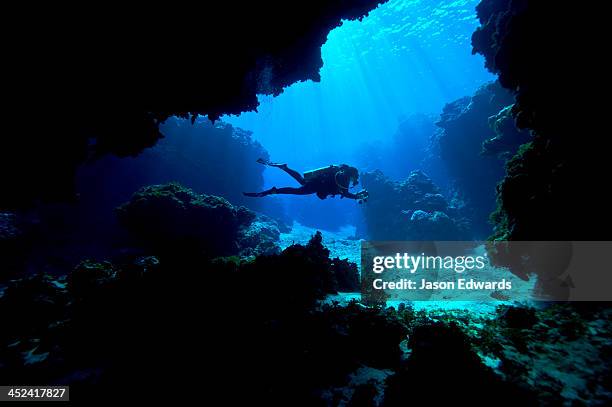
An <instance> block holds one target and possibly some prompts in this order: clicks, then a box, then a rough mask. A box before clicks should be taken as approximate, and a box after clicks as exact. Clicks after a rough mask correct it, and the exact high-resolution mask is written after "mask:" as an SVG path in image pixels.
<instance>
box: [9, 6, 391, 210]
mask: <svg viewBox="0 0 612 407" xmlns="http://www.w3.org/2000/svg"><path fill="white" fill-rule="evenodd" d="M382 2H384V1H381V0H358V1H352V2H346V1H342V0H335V1H327V0H318V1H310V2H307V3H300V4H295V3H293V2H287V3H277V2H271V3H270V2H264V3H244V4H241V5H240V7H239V8H236V6H235V5H234V4H233V3H224V2H217V3H214V4H212V3H206V4H198V5H190V6H189V7H186V6H181V5H178V4H176V5H174V4H173V5H172V6H168V5H155V6H154V5H148V6H147V7H146V8H145V7H141V6H138V7H136V6H134V7H125V6H122V7H121V9H118V8H117V7H115V6H113V5H112V4H110V3H109V4H105V5H104V6H100V7H96V8H95V9H94V8H93V7H87V6H83V7H80V8H78V9H73V8H71V6H69V5H59V4H53V5H46V6H41V7H37V8H36V9H35V10H31V9H30V10H28V11H27V13H24V14H23V15H27V19H22V17H23V15H22V14H21V13H20V12H19V10H15V11H14V12H13V14H12V16H13V17H14V18H15V20H17V21H19V22H20V24H21V25H20V27H19V31H17V30H16V31H15V32H21V31H24V32H29V33H30V34H31V35H28V36H27V37H25V36H22V37H21V39H22V40H23V42H19V43H11V44H10V46H7V48H6V55H5V57H6V60H7V61H9V63H7V64H6V69H7V74H6V77H7V78H10V80H9V81H7V83H6V85H7V86H6V88H5V92H4V93H5V95H6V98H7V100H8V101H10V103H9V107H7V109H5V110H4V111H3V113H4V117H3V119H4V120H3V125H4V126H6V127H5V129H4V131H5V132H6V134H8V135H10V136H8V137H5V138H3V141H2V149H1V151H2V157H1V158H2V159H0V163H1V166H0V174H2V185H3V187H4V191H3V194H2V195H1V196H0V209H7V208H15V207H23V206H27V205H32V204H35V203H37V202H39V201H40V200H43V201H57V200H65V199H67V198H70V197H72V196H73V195H74V174H75V170H76V168H77V167H78V165H79V164H80V163H82V162H84V161H85V160H88V159H94V158H96V157H100V156H102V155H105V154H109V153H111V154H115V155H117V156H119V157H126V156H133V155H137V154H139V153H140V152H141V151H142V150H143V149H144V148H147V147H150V146H152V145H154V144H155V143H156V142H157V141H158V140H159V139H160V138H161V137H162V134H161V132H160V130H159V125H160V123H162V122H164V121H165V120H166V119H168V118H169V117H171V116H173V115H176V116H180V117H184V118H188V117H192V116H193V115H198V114H199V115H208V117H210V118H211V119H216V118H218V117H219V116H220V115H222V114H226V113H227V114H238V113H241V112H244V111H252V110H254V109H256V108H257V105H258V102H257V97H256V94H268V95H278V94H279V93H281V92H282V91H283V88H285V87H286V86H288V85H290V84H292V83H294V82H297V81H302V80H307V79H311V80H315V81H318V80H319V79H320V78H319V69H320V68H321V66H322V64H323V61H322V59H321V45H322V44H323V43H324V42H325V41H326V38H327V34H328V33H329V31H331V30H332V29H333V28H335V27H337V26H339V25H340V24H341V23H342V20H343V19H351V20H352V19H361V18H363V17H364V16H365V15H367V13H368V12H369V11H370V10H372V9H374V8H376V7H377V6H378V4H379V3H382ZM75 16H76V17H75ZM21 20H23V21H21Z"/></svg>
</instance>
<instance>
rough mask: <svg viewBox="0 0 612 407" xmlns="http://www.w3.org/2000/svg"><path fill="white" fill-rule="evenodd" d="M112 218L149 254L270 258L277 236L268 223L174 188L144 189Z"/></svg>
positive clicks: (221, 202)
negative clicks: (197, 254) (266, 256)
mask: <svg viewBox="0 0 612 407" xmlns="http://www.w3.org/2000/svg"><path fill="white" fill-rule="evenodd" d="M116 213H117V217H118V219H119V223H120V224H121V225H122V226H124V227H125V228H126V229H127V230H128V231H129V232H130V233H131V234H132V235H133V236H134V237H135V238H136V239H137V241H138V242H139V243H141V244H143V245H144V246H145V247H147V248H149V249H150V250H153V252H154V253H166V254H170V253H172V254H177V253H183V254H187V253H189V254H196V253H199V254H200V255H203V256H204V257H216V256H225V255H237V254H239V253H242V254H244V255H253V254H260V253H261V254H264V253H265V254H270V253H273V252H274V251H276V250H277V248H276V243H277V242H278V238H279V237H280V231H279V229H278V225H277V224H276V222H275V221H273V220H272V219H270V218H267V217H264V216H262V215H257V214H256V213H254V212H252V211H251V210H250V209H247V208H245V207H242V206H240V207H236V206H234V205H232V204H231V203H229V202H228V201H227V200H226V199H224V198H221V197H218V196H213V195H203V194H196V193H195V192H193V191H192V190H191V189H189V188H185V187H183V186H182V185H180V184H177V183H169V184H164V185H152V186H148V187H144V188H142V189H140V190H139V191H137V192H136V193H135V194H134V195H133V196H132V198H131V200H130V201H128V202H126V203H124V204H123V205H121V206H119V207H118V208H117V209H116Z"/></svg>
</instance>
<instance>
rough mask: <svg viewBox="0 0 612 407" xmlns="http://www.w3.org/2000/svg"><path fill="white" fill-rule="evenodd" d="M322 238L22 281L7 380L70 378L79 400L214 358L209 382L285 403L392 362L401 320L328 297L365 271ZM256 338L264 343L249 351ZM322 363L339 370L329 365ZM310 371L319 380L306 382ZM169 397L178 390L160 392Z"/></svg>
mask: <svg viewBox="0 0 612 407" xmlns="http://www.w3.org/2000/svg"><path fill="white" fill-rule="evenodd" d="M321 239H322V237H321V234H320V233H318V234H316V235H315V236H313V238H312V239H311V241H310V242H309V243H308V244H307V245H306V246H301V245H293V246H291V247H289V248H287V249H285V250H284V251H283V252H282V253H280V254H277V255H268V256H258V257H257V258H255V259H251V260H240V259H239V258H238V257H233V258H232V257H230V258H217V259H214V260H211V261H209V262H204V263H201V264H199V265H196V264H192V267H191V268H190V269H183V268H181V267H177V265H180V264H181V263H173V262H172V260H173V259H172V258H170V259H168V260H169V261H170V262H168V261H166V260H165V259H157V258H156V257H151V256H149V257H132V258H129V259H124V260H123V261H120V262H117V263H115V262H113V263H110V262H96V261H91V260H85V261H83V262H81V263H80V264H79V265H78V266H77V267H75V268H74V270H72V271H71V272H70V273H68V275H67V276H62V277H52V276H49V275H45V274H38V275H35V276H32V277H29V278H24V279H20V280H15V281H13V282H11V283H10V284H9V285H8V287H6V288H5V289H4V290H3V291H1V292H0V317H2V319H3V321H5V322H7V326H6V329H3V330H2V333H1V334H0V340H1V342H2V343H1V345H2V348H1V349H2V352H1V353H0V365H1V366H2V367H3V368H2V369H0V379H1V380H2V382H3V383H13V384H17V383H23V382H44V383H70V384H71V386H72V388H71V398H73V399H77V400H78V399H83V398H86V399H91V398H94V397H103V398H104V397H116V395H117V394H123V393H124V392H125V394H126V395H128V396H129V394H130V393H128V392H131V391H132V390H134V389H142V390H144V389H145V388H150V386H151V385H158V384H161V383H163V382H166V383H177V384H178V383H191V381H192V380H193V379H190V377H192V369H189V367H194V366H196V367H198V366H207V367H208V368H211V369H214V370H215V372H216V374H215V375H209V378H208V379H207V380H208V381H207V383H206V384H205V385H204V387H205V388H207V389H210V390H211V391H212V390H215V391H220V390H222V389H229V388H231V387H233V386H234V385H235V380H238V382H239V383H241V385H242V386H244V393H242V392H241V393H240V394H234V396H235V397H238V398H242V397H244V398H247V399H255V400H266V399H268V401H276V402H279V401H280V400H283V398H284V397H291V398H294V397H299V396H300V395H302V396H304V397H308V398H309V399H310V398H312V397H313V389H316V388H319V387H323V386H324V385H326V384H328V383H330V382H336V381H338V380H342V379H343V378H344V376H345V375H346V374H348V373H350V371H351V370H353V369H357V368H358V367H359V366H360V364H362V363H368V364H371V365H373V366H393V365H394V363H395V360H396V359H397V353H398V349H397V348H396V347H393V346H392V345H393V343H396V342H397V341H399V340H400V338H401V329H402V328H401V326H400V324H399V323H398V322H395V321H393V320H389V319H387V318H386V317H385V316H384V315H382V314H381V313H380V312H379V311H378V310H361V308H359V307H354V308H351V309H345V308H335V307H334V308H329V307H327V308H326V307H323V309H319V308H318V307H317V301H318V300H320V299H323V298H324V297H325V296H326V295H327V294H329V293H334V292H336V290H337V288H339V287H341V286H342V284H345V282H346V281H352V280H353V279H354V278H355V277H356V272H357V269H356V267H355V266H354V265H352V266H351V267H349V266H348V265H346V264H343V265H340V266H339V265H338V260H337V259H329V257H328V254H329V252H328V251H327V249H325V248H324V247H323V246H322V244H321ZM347 270H350V272H349V271H347ZM351 272H353V273H354V274H353V275H352V276H349V274H350V273H351ZM230 298H231V300H229V299H230ZM245 304H248V305H245ZM281 304H282V306H279V305H281ZM204 327H207V328H208V329H206V330H205V331H204V332H202V328H204ZM373 328H374V331H373V330H372V329H373ZM203 333H205V335H203ZM364 343H370V344H373V345H375V346H373V347H372V348H370V347H369V346H363V345H364ZM187 345H189V346H187ZM245 345H248V349H253V350H256V351H248V352H244V349H243V348H244V346H245ZM188 348H192V351H189V349H188ZM196 349H197V352H196ZM322 364H323V365H327V366H337V368H334V369H324V371H319V369H320V367H321V365H322ZM256 372H257V374H255V373H256ZM229 373H231V377H232V379H230V378H229V377H230V376H227V375H226V374H229ZM302 373H309V374H311V375H312V376H311V380H310V381H301V380H299V379H298V377H302V376H301V374H302ZM304 377H307V376H304ZM197 380H201V379H200V378H198V379H197ZM98 383H105V384H106V385H109V386H111V387H112V388H113V394H115V396H111V395H110V393H107V394H106V396H105V395H104V393H100V394H98V393H97V390H95V389H94V388H93V387H91V385H93V384H98ZM104 387H106V386H104ZM130 388H131V389H132V390H130ZM270 390H274V392H273V393H272V394H270ZM99 391H100V392H102V390H101V389H100V390H99ZM73 392H74V393H73ZM230 393H231V392H230ZM230 393H228V394H229V395H228V400H229V399H231V398H232V397H234V396H232V395H231V394H230ZM132 394H133V393H132ZM150 395H151V396H153V395H152V394H150ZM164 396H171V394H169V393H168V394H156V395H155V396H154V397H164ZM138 397H145V398H147V397H148V394H147V393H146V392H145V393H143V394H140V395H139V396H138Z"/></svg>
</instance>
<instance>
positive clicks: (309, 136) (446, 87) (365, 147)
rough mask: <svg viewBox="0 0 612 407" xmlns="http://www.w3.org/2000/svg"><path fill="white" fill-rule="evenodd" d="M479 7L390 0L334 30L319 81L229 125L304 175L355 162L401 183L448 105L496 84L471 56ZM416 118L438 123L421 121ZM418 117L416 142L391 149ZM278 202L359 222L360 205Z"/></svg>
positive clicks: (327, 218) (285, 181)
mask: <svg viewBox="0 0 612 407" xmlns="http://www.w3.org/2000/svg"><path fill="white" fill-rule="evenodd" d="M477 3H478V2H477V1H453V2H449V1H427V0H425V1H390V2H388V3H385V4H383V5H381V6H380V7H378V8H377V9H375V10H373V11H372V12H371V13H370V15H369V16H368V18H366V19H364V21H362V22H359V21H346V22H344V23H343V25H342V26H341V27H339V28H336V29H334V30H333V31H332V32H330V34H329V35H328V38H327V42H326V43H325V44H324V45H323V47H322V57H323V68H322V69H321V71H320V75H321V81H320V82H312V81H307V82H300V83H296V84H294V85H292V86H290V87H288V88H287V89H285V90H284V92H283V93H282V94H281V95H279V96H276V97H273V96H260V97H259V101H260V106H259V107H258V109H257V112H247V113H243V114H241V115H240V116H238V117H235V116H224V117H222V120H223V121H225V122H227V123H231V124H232V125H234V126H236V127H240V128H243V129H246V130H249V131H252V132H253V138H254V139H255V140H258V141H259V142H261V143H262V145H264V146H265V148H266V149H267V150H268V152H269V153H270V156H271V158H272V160H273V161H277V162H286V163H288V164H289V165H290V167H292V168H295V169H297V170H299V171H305V170H309V169H313V168H318V167H321V166H325V165H328V164H332V163H336V164H339V163H348V164H351V165H355V166H358V167H359V169H360V170H362V171H371V170H375V169H381V170H383V172H384V173H385V174H388V175H389V176H390V177H391V178H392V179H396V180H399V179H401V177H402V176H403V177H405V176H406V175H407V174H408V173H409V171H410V170H413V169H418V168H421V167H422V164H423V163H422V161H423V160H424V159H425V158H426V157H425V155H426V154H427V152H426V151H425V149H424V148H423V144H425V143H427V142H428V140H429V137H431V136H432V134H427V133H428V132H432V133H433V132H434V131H435V128H434V126H432V125H431V124H430V123H433V122H434V121H435V120H436V118H437V117H438V116H439V114H440V112H441V111H442V108H443V107H444V105H445V104H446V103H448V102H451V101H454V100H456V99H459V98H461V97H463V96H466V95H471V94H473V93H474V91H475V90H476V89H478V88H479V87H480V86H482V85H483V84H485V83H487V82H488V81H492V80H494V78H495V77H494V75H492V74H491V73H490V72H488V71H487V70H486V69H485V67H484V60H483V58H482V56H480V55H472V54H471V43H470V38H471V34H472V32H473V31H474V30H475V28H476V27H477V25H478V20H477V18H476V14H475V6H476V4H477ZM419 115H423V116H428V117H431V120H429V121H428V122H427V123H422V122H419V120H418V116H419ZM415 116H416V117H415ZM412 117H414V118H415V120H413V123H410V122H408V123H404V125H405V126H412V128H408V129H403V131H404V132H405V133H411V134H406V135H404V136H403V137H406V138H410V137H413V138H414V139H415V140H414V141H413V143H414V144H413V145H410V143H408V145H406V144H404V145H403V146H402V145H400V146H397V145H396V146H394V145H393V143H394V136H396V135H397V133H398V132H401V131H402V129H401V125H402V122H406V119H407V118H412ZM428 124H429V126H428ZM383 146H384V147H386V148H385V149H383V148H381V147H383ZM372 147H373V148H372ZM402 147H404V148H402ZM394 149H395V150H396V151H393V150H394ZM399 149H401V151H397V150H399ZM415 150H416V151H415ZM438 167H439V168H436V170H437V171H436V173H435V174H434V175H438V174H440V175H439V176H438V177H437V179H436V181H437V182H439V183H441V184H444V183H446V182H448V179H447V177H446V176H445V174H443V171H444V166H443V164H439V165H438ZM264 181H265V185H264V187H265V188H269V187H272V186H277V187H278V186H284V185H292V186H293V185H294V184H292V182H293V180H292V179H290V178H289V177H288V176H287V175H286V174H284V173H282V172H281V171H278V170H276V169H273V168H272V169H270V168H266V169H265V171H264ZM272 199H276V200H279V201H281V202H282V204H283V206H284V207H285V208H286V210H287V214H288V216H289V217H297V218H298V219H299V220H300V221H302V222H304V223H307V224H309V225H312V226H313V227H320V228H328V229H329V228H337V227H339V226H343V225H341V224H339V223H341V222H346V223H353V224H354V223H355V222H359V219H358V214H356V213H354V209H355V205H354V202H350V201H343V202H335V201H338V199H336V200H327V201H323V202H320V201H319V200H318V199H317V198H316V197H315V196H310V197H299V198H296V197H273V198H272ZM314 205H316V209H314V208H313V209H312V210H311V211H309V209H308V207H309V206H314Z"/></svg>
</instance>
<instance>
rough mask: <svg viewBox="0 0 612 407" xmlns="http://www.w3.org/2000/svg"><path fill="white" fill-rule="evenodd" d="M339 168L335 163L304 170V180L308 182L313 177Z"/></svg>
mask: <svg viewBox="0 0 612 407" xmlns="http://www.w3.org/2000/svg"><path fill="white" fill-rule="evenodd" d="M339 169H340V167H338V166H337V165H333V164H332V165H328V166H327V167H321V168H316V169H314V170H310V171H306V172H304V181H306V182H308V181H310V180H312V179H314V178H318V177H320V176H321V175H323V174H325V173H331V172H332V171H333V172H334V173H335V172H337V171H338V170H339Z"/></svg>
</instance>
